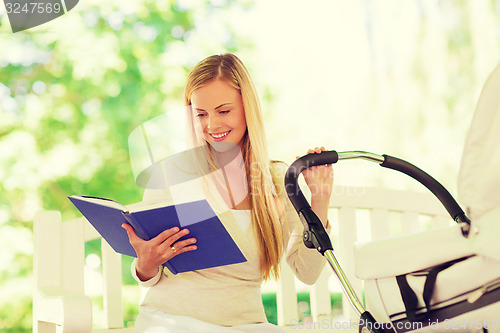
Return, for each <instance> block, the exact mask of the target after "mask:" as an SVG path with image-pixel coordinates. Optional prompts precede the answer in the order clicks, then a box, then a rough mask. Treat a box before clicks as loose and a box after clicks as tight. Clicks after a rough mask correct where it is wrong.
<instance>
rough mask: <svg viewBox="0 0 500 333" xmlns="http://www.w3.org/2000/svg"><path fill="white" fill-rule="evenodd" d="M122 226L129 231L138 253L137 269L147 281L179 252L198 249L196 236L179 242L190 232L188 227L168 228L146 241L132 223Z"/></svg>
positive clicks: (129, 236) (139, 276) (139, 274)
mask: <svg viewBox="0 0 500 333" xmlns="http://www.w3.org/2000/svg"><path fill="white" fill-rule="evenodd" d="M122 227H123V228H124V229H125V230H126V231H127V235H128V238H129V241H130V244H131V245H132V247H133V248H134V250H135V252H136V253H137V263H136V271H137V277H138V278H139V279H140V280H141V281H147V280H149V279H151V278H153V277H154V276H155V275H156V274H157V273H158V267H159V266H161V265H162V264H163V263H164V262H165V261H167V260H170V259H172V258H173V257H175V256H176V255H178V254H181V253H184V252H187V251H193V250H196V248H197V247H196V245H193V244H194V243H196V239H195V238H189V239H185V240H182V241H179V242H177V240H178V239H179V238H181V237H182V236H185V235H187V234H188V233H189V230H188V229H182V230H179V228H178V227H174V228H171V229H167V230H165V231H163V232H162V233H160V234H159V235H158V236H156V237H155V238H152V239H150V240H149V241H145V240H143V239H141V238H139V237H138V236H137V235H136V233H135V231H134V228H132V226H131V225H130V224H127V223H124V224H122Z"/></svg>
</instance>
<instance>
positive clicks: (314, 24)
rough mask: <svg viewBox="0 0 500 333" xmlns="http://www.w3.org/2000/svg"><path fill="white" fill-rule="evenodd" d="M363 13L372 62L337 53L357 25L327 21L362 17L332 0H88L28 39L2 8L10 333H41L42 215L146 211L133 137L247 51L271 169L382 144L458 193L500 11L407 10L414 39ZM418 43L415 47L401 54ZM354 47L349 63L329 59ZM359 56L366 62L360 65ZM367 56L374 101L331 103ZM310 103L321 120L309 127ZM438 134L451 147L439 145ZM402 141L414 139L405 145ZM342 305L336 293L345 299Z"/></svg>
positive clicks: (0, 280) (483, 7)
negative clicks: (215, 62) (200, 71)
mask: <svg viewBox="0 0 500 333" xmlns="http://www.w3.org/2000/svg"><path fill="white" fill-rule="evenodd" d="M278 3H279V4H280V5H277V4H278ZM353 3H357V4H358V6H359V9H362V10H363V12H362V13H363V14H359V13H358V12H356V13H353V12H349V15H351V16H352V17H358V15H362V17H363V20H365V21H363V22H361V26H365V25H366V26H368V28H367V29H366V31H367V32H366V34H367V35H369V36H370V38H367V39H366V40H365V41H364V42H363V43H364V44H363V45H365V44H366V50H365V51H366V52H359V53H357V52H349V43H351V42H353V43H355V42H356V40H357V39H356V38H354V37H352V38H351V39H350V40H348V41H347V42H346V43H342V41H343V40H342V38H340V37H339V38H338V39H339V40H340V41H339V42H338V43H335V38H334V37H335V36H337V37H338V36H344V35H348V36H356V31H354V30H352V29H351V28H350V27H349V24H353V26H354V25H356V24H357V23H356V22H355V21H352V22H344V23H342V24H344V25H345V26H346V32H342V31H338V29H331V28H330V26H329V25H328V24H334V22H333V21H335V20H333V21H332V22H330V21H328V20H326V19H323V16H322V15H325V17H326V16H328V15H337V16H339V17H340V16H346V17H348V16H349V15H347V14H346V15H343V14H342V13H343V12H342V11H343V10H344V9H345V8H344V7H343V6H342V5H332V6H333V7H332V8H330V7H329V8H330V9H331V12H328V11H327V10H322V7H321V6H326V2H325V1H321V2H318V3H317V4H304V3H300V2H297V1H290V2H288V1H273V0H271V1H268V2H266V1H262V0H260V1H259V0H243V1H238V0H212V1H204V0H200V1H195V0H193V1H188V0H184V1H180V0H179V1H175V0H165V1H153V0H141V1H119V0H109V1H98V0H88V1H86V0H81V1H80V3H79V4H78V5H77V7H75V9H74V10H72V11H71V12H68V13H67V14H65V15H63V16H61V17H60V18H58V19H56V20H54V21H52V22H49V23H47V24H45V25H42V26H40V27H36V28H33V29H29V30H26V31H24V32H20V33H16V34H13V33H12V31H11V30H10V27H9V21H8V18H7V15H6V14H5V12H3V8H2V7H1V6H0V252H1V254H0V332H16V333H18V332H29V331H31V297H32V291H33V281H32V256H33V217H34V215H35V213H36V212H37V211H39V210H59V211H61V213H62V216H63V219H71V218H75V217H79V216H80V215H79V213H78V211H77V210H76V209H75V208H74V207H73V206H72V205H71V203H70V202H69V201H68V199H67V196H68V195H72V194H78V195H94V196H99V197H107V198H113V199H115V200H116V201H119V202H122V203H125V204H128V203H134V202H137V201H140V200H141V198H142V189H141V188H140V187H139V186H137V185H136V184H135V180H134V174H133V172H132V168H131V165H130V157H129V147H128V137H129V135H130V133H131V132H132V131H133V130H134V129H135V128H136V127H137V126H139V125H140V124H141V123H143V122H145V121H147V120H149V119H152V118H154V117H156V116H159V115H162V114H164V113H166V112H168V111H170V110H175V109H176V108H178V107H179V106H180V105H182V98H183V97H182V93H183V86H184V81H185V77H186V75H187V73H188V71H189V69H190V68H192V66H193V65H194V64H196V63H197V62H198V61H199V60H201V59H202V58H204V57H206V56H208V55H210V54H214V53H225V52H234V53H236V54H238V55H240V56H242V57H243V58H244V59H245V60H248V61H247V62H246V64H247V66H248V67H249V69H250V72H252V74H255V75H254V79H255V81H256V84H257V86H258V90H259V93H260V97H261V102H262V105H263V110H264V116H265V119H266V126H267V128H266V130H267V133H268V136H269V142H270V152H271V153H272V158H279V159H283V160H285V161H286V162H287V163H290V162H291V161H293V158H294V157H295V156H297V155H299V154H301V153H302V152H304V151H305V148H307V147H308V146H309V145H310V146H313V142H314V143H316V142H318V141H320V142H323V141H326V140H327V139H328V140H332V141H335V142H336V144H337V145H339V146H340V147H346V148H353V146H352V145H351V146H349V147H348V143H351V144H352V143H354V144H355V145H356V144H359V145H361V143H362V142H368V144H367V145H368V148H374V149H375V148H376V149H380V150H382V151H379V152H381V153H393V154H394V155H397V156H402V157H408V156H405V154H407V153H408V152H409V151H412V152H415V153H418V155H419V156H421V157H422V160H423V162H422V163H423V164H424V169H426V170H428V169H431V170H430V172H431V173H432V174H433V175H436V176H437V178H438V179H444V180H445V181H444V182H445V185H447V187H451V188H452V190H453V188H454V184H453V182H454V181H455V180H456V179H455V178H456V172H457V171H456V170H457V169H458V166H457V164H458V161H459V157H460V153H461V150H460V149H461V145H462V142H463V141H462V140H463V138H464V136H465V132H466V129H467V125H468V123H469V121H470V118H471V115H472V111H473V106H474V103H475V98H476V97H477V94H478V92H479V88H480V86H481V85H482V82H483V81H484V80H485V78H486V75H487V73H488V72H489V71H490V70H491V69H492V68H493V66H494V65H495V64H496V62H497V61H498V57H499V54H500V53H499V43H498V31H499V30H498V27H499V21H498V17H499V15H498V13H499V11H500V2H499V1H477V2H476V1H474V2H470V3H469V2H466V1H435V2H433V1H430V2H419V1H409V2H408V3H410V5H408V6H410V7H411V8H413V9H411V10H413V11H415V12H416V13H417V14H414V15H413V16H411V17H417V18H418V21H417V22H414V23H413V24H414V25H412V27H415V28H412V30H411V31H412V34H411V38H408V36H399V35H397V34H396V32H397V31H398V28H397V27H394V28H391V27H387V26H386V25H384V22H392V23H393V24H402V23H401V22H400V21H398V20H397V16H398V13H400V11H402V10H403V9H402V7H401V6H402V5H399V4H396V3H393V4H389V5H388V4H387V3H386V2H384V1H372V2H364V1H359V2H353ZM303 6H306V7H307V8H303ZM315 6H316V7H315ZM412 6H413V7H412ZM386 7H387V8H388V9H386V11H384V10H383V9H380V10H379V8H386ZM280 8H281V9H282V11H280V10H279V9H280ZM330 9H329V10H330ZM351 9H352V8H351ZM303 11H306V12H304V13H303V14H301V12H303ZM384 13H385V14H384ZM387 13H390V14H391V15H392V16H391V15H389V16H388V17H386V16H384V15H386V14H387ZM404 13H406V12H403V14H404ZM299 15H304V17H300V16H299ZM316 16H318V17H319V18H317V19H315V17H316ZM260 17H262V20H259V18H260ZM401 17H403V19H404V15H402V16H401ZM369 18H370V19H371V20H369ZM384 20H385V21H384ZM366 22H369V24H371V25H369V24H368V23H366ZM394 22H395V23H394ZM321 24H323V25H321ZM408 24H410V23H408ZM259 28H260V30H259ZM253 30H255V31H253ZM361 30H362V29H361ZM399 30H403V29H399ZM302 31H305V32H304V34H302V33H301V32H302ZM363 31H364V30H363ZM362 33H365V32H362ZM341 34H342V35H341ZM360 34H361V33H360ZM332 36H333V37H332ZM387 36H389V37H387ZM266 38H267V39H266ZM407 40H409V42H411V43H412V45H411V48H410V49H406V48H407V47H410V46H409V45H407V44H403V45H404V48H405V50H403V47H401V48H399V46H400V45H402V44H401V43H403V41H407ZM328 43H331V45H329V46H326V45H327V44H328ZM301 45H302V46H301ZM304 45H306V46H307V47H304ZM327 47H328V48H327ZM279 49H282V50H284V51H283V53H285V51H286V52H288V51H289V50H291V51H292V52H296V53H297V57H293V56H292V55H291V54H292V52H289V53H288V57H287V56H286V55H285V56H283V54H281V55H279V56H278V54H279V52H278V50H279ZM325 50H329V51H327V52H324V51H325ZM343 50H347V51H345V54H346V56H345V58H339V59H340V60H338V61H336V62H335V61H332V60H331V59H332V58H334V57H335V54H340V53H342V52H343ZM401 54H403V56H401ZM407 54H411V58H408V59H407V58H406V57H407ZM361 57H363V58H361ZM408 57H409V56H408ZM288 58H290V59H292V60H288ZM311 59H312V60H313V61H311ZM349 59H351V60H352V61H353V63H352V64H347V65H346V61H349ZM354 59H358V60H359V59H368V60H367V61H368V63H369V65H368V66H367V67H368V68H369V70H367V71H369V73H370V76H369V79H368V80H364V79H360V77H358V76H356V75H354V74H356V73H357V72H355V71H354V70H353V69H352V68H351V69H350V70H351V72H350V73H349V74H346V77H347V76H349V77H350V78H351V79H352V81H353V83H352V87H353V91H356V92H359V91H362V93H360V95H356V94H344V96H342V94H339V96H335V98H333V99H332V98H326V97H329V96H330V95H331V94H332V91H333V92H335V91H340V88H339V87H340V86H342V85H346V86H348V85H349V84H342V82H341V83H339V84H337V83H335V82H336V81H335V76H336V75H329V74H326V73H330V72H328V71H329V70H330V69H331V70H334V71H336V73H339V75H338V76H341V75H342V73H343V72H342V69H343V68H344V69H345V68H350V67H351V66H352V67H353V68H354V67H356V68H358V69H359V68H360V67H362V66H361V62H358V63H354ZM287 61H288V62H287ZM282 63H283V64H282ZM401 69H404V70H403V71H402V70H401ZM279 70H281V72H280V71H279ZM278 78H282V81H278ZM343 82H344V83H345V82H349V81H345V80H344V81H343ZM314 83H316V84H314ZM330 83H331V84H332V85H333V86H334V87H333V88H330V87H329V86H328V84H330ZM294 87H296V90H294ZM304 87H307V89H309V90H306V89H305V88H304ZM363 89H364V90H363ZM286 91H287V92H288V95H287V94H286V93H285V92H286ZM325 96H326V97H325ZM343 97H344V98H346V99H347V98H349V99H350V100H354V101H356V103H354V102H352V101H351V102H349V103H347V102H346V103H344V104H339V105H337V106H335V105H334V104H330V103H333V102H332V100H337V103H341V102H343V101H344V102H345V100H343V99H342V98H343ZM302 103H305V105H306V106H307V107H310V108H311V109H312V111H314V112H312V113H310V114H312V115H314V116H309V113H308V114H307V117H304V114H303V113H304V112H305V111H304V110H305V109H306V108H305V107H304V104H302ZM331 105H333V106H332V107H330V106H331ZM326 106H328V107H326ZM308 112H309V111H308ZM315 119H316V120H317V119H326V120H328V122H330V123H332V124H337V123H338V125H336V126H338V128H336V130H335V131H334V132H333V133H334V134H332V131H331V130H328V129H325V128H314V129H312V126H313V125H314V121H315ZM325 122H327V121H325ZM298 123H300V124H302V125H304V126H303V128H302V129H301V130H300V132H299V133H300V137H299V136H297V138H295V139H294V140H295V141H293V140H291V132H293V130H291V129H292V128H296V127H297V124H298ZM373 125H377V126H378V128H379V129H381V131H380V133H378V132H377V131H373V128H372V126H373ZM385 125H387V128H385V127H384V126H385ZM179 126H183V124H179ZM308 126H309V127H308ZM304 128H308V130H305V129H304ZM360 132H364V133H369V136H368V137H366V136H363V135H362V134H360ZM430 132H431V134H429V133H430ZM432 132H433V133H434V134H435V135H437V139H436V138H435V137H433V138H431V139H428V138H429V135H431V137H432ZM294 133H296V132H294ZM387 133H392V134H393V135H395V136H397V137H398V138H399V139H400V140H394V137H391V136H390V135H387ZM313 134H314V135H315V137H314V139H315V140H316V141H313V140H312V139H311V138H312V137H313ZM457 135H458V137H457ZM362 137H363V138H364V141H361V138H362ZM404 138H407V139H406V140H408V141H407V142H406V143H405V144H404V145H401V144H400V143H401V142H402V141H403V140H405V139H404ZM308 140H309V141H308ZM398 141H399V142H398ZM434 142H439V143H440V145H436V147H434V146H433V143H434ZM164 144H165V146H167V147H168V146H169V145H170V144H171V143H169V142H164ZM334 148H335V147H334ZM354 148H358V147H357V146H354ZM433 148H435V149H436V150H433ZM439 153H442V154H443V155H442V156H444V157H449V158H447V159H446V161H443V163H442V164H441V165H439V166H435V165H434V164H432V163H431V162H432V161H433V160H434V159H435V158H436V156H437V154H439ZM345 174H347V173H344V175H345ZM336 179H338V181H340V182H342V181H351V180H352V178H350V177H347V178H342V175H340V176H339V177H338V178H336ZM357 179H358V178H356V181H357ZM86 255H87V256H90V258H94V257H92V256H91V255H97V256H98V255H99V245H98V244H97V243H91V244H88V246H87V248H86ZM89 262H92V261H91V260H89ZM97 266H98V265H97ZM97 266H96V267H97ZM123 267H124V268H123V277H124V281H125V284H126V285H127V286H126V287H127V290H130V291H127V292H126V295H125V301H126V302H127V304H126V307H125V309H126V321H133V320H134V317H135V316H136V314H137V304H136V301H137V300H136V298H135V294H136V291H135V289H136V284H135V282H134V281H133V279H132V277H131V275H130V272H129V267H130V258H124V259H123ZM129 294H130V296H127V295H129ZM301 297H302V296H301ZM338 297H339V294H338V293H334V294H332V302H333V300H335V302H334V303H336V302H337V301H338ZM264 301H265V303H266V311H267V314H268V317H269V320H270V321H273V322H275V320H276V319H275V313H274V310H272V308H273V305H272V302H273V301H272V297H269V296H266V295H265V296H264ZM304 301H305V298H304ZM274 306H275V305H274ZM305 311H306V312H305V313H306V315H307V311H308V310H307V309H306V310H305Z"/></svg>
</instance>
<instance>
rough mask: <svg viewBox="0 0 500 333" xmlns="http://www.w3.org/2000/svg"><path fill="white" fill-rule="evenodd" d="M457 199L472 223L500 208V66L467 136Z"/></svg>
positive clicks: (485, 90)
mask: <svg viewBox="0 0 500 333" xmlns="http://www.w3.org/2000/svg"><path fill="white" fill-rule="evenodd" d="M458 198H459V201H460V203H461V204H462V205H463V208H464V210H466V212H467V214H468V215H469V217H470V218H471V219H472V221H473V222H474V220H477V219H479V218H480V217H481V216H482V215H483V214H485V213H487V212H489V211H491V210H492V209H494V208H497V207H500V64H499V65H498V66H497V67H496V68H495V69H494V71H493V72H492V73H491V74H490V76H489V77H488V79H487V80H486V83H485V84H484V86H483V90H482V92H481V95H480V97H479V100H478V103H477V106H476V110H475V113H474V117H473V119H472V123H471V126H470V128H469V132H468V134H467V138H466V141H465V146H464V150H463V154H462V163H461V166H460V172H459V176H458ZM497 223H500V221H497Z"/></svg>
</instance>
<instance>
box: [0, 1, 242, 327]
mask: <svg viewBox="0 0 500 333" xmlns="http://www.w3.org/2000/svg"><path fill="white" fill-rule="evenodd" d="M190 6H191V7H190ZM233 7H238V8H240V7H241V3H240V4H236V3H235V2H233V1H227V2H223V3H221V2H219V3H216V2H213V3H212V2H208V1H201V2H197V3H196V5H194V4H189V3H187V2H182V1H181V2H177V1H173V0H170V1H160V2H158V1H153V0H145V1H139V2H127V1H119V0H114V1H113V0H112V1H105V2H102V1H92V0H89V1H81V2H80V3H79V4H78V6H77V7H76V9H75V10H73V11H71V12H69V13H68V14H66V15H64V16H62V17H60V18H58V19H56V20H54V21H52V22H50V23H47V24H45V25H42V26H40V27H36V28H33V29H30V30H27V31H25V32H22V33H17V34H12V33H11V31H10V28H9V26H8V20H7V16H6V15H3V14H0V50H2V52H0V251H2V253H3V254H2V257H0V294H2V302H6V303H2V304H1V309H0V312H1V313H2V316H1V317H0V330H2V331H4V330H6V331H15V332H21V331H23V330H30V327H31V309H30V299H31V295H24V294H23V295H22V297H12V298H5V297H4V295H7V293H5V292H4V289H5V288H6V286H7V285H9V284H8V283H7V282H8V281H16V282H13V283H14V284H16V285H22V286H24V287H25V289H26V290H30V286H31V281H30V280H29V279H28V280H26V279H24V280H21V279H20V277H29V276H30V275H31V270H32V268H31V267H32V254H33V239H32V220H33V216H34V214H35V213H36V211H38V210H41V209H44V210H50V209H54V210H60V211H61V213H62V216H63V219H71V218H74V217H78V216H79V213H78V211H77V210H76V209H75V208H74V207H72V205H71V204H70V202H69V201H68V200H67V196H68V195H71V194H80V195H95V196H102V197H109V198H113V199H115V200H117V201H120V202H122V203H125V204H127V203H133V202H137V201H140V200H141V198H142V190H141V189H140V188H139V187H138V186H137V185H135V182H134V177H133V174H132V169H131V167H130V161H129V155H128V135H129V134H130V133H131V131H132V130H133V129H134V128H135V127H137V126H138V125H139V124H141V123H142V122H144V121H146V120H148V119H151V118H153V117H155V116H158V115H160V114H162V113H165V112H168V111H169V110H170V109H172V106H175V105H179V104H182V98H181V97H182V92H183V86H184V80H185V77H186V75H187V72H188V70H189V69H190V68H192V66H193V65H194V64H195V63H196V62H197V61H199V60H200V59H201V58H203V57H205V56H207V55H209V54H212V53H222V52H227V51H236V48H235V47H234V45H235V44H236V43H237V39H238V37H237V36H232V35H231V34H230V37H229V38H228V39H219V40H218V39H217V36H213V38H209V39H207V40H206V43H207V44H206V45H204V44H201V43H199V39H200V37H199V34H200V29H199V23H197V22H195V21H196V20H197V19H198V20H200V19H202V18H203V17H204V16H205V15H206V14H207V13H211V14H214V15H215V14H217V15H218V13H222V12H225V11H228V10H231V9H232V8H233ZM225 24H226V23H224V22H220V25H221V26H222V27H223V26H224V25H225ZM225 30H227V31H229V29H225ZM165 145H168V142H165ZM4 253H5V254H4ZM90 253H96V254H99V253H100V250H99V245H98V244H96V243H95V242H92V243H90V244H88V245H87V248H86V254H90ZM130 263H131V259H130V258H124V263H123V266H124V268H123V271H124V282H125V283H127V284H132V283H134V282H133V279H132V277H131V276H130V272H129V268H130ZM11 296H14V295H11ZM135 302H136V304H137V300H135ZM4 309H15V310H9V311H3V310H4ZM127 313H129V315H130V316H133V315H134V310H133V309H128V310H127Z"/></svg>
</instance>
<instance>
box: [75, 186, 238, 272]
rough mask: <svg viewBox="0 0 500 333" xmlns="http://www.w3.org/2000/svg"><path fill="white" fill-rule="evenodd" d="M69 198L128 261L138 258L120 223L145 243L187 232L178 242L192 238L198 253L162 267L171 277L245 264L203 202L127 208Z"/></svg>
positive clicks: (109, 202)
mask: <svg viewBox="0 0 500 333" xmlns="http://www.w3.org/2000/svg"><path fill="white" fill-rule="evenodd" d="M68 198H69V200H70V201H71V202H72V203H73V204H74V205H75V206H76V208H77V209H78V210H79V211H80V212H81V213H82V215H83V216H85V218H86V219H87V220H88V221H89V222H90V223H91V224H92V225H93V226H94V228H95V229H96V230H97V232H99V234H100V235H101V236H102V237H103V238H104V239H105V240H106V241H107V242H108V243H109V245H110V246H111V247H112V248H113V249H114V250H115V251H116V252H118V253H121V254H125V255H128V256H131V257H137V254H136V253H135V250H134V248H133V247H132V245H130V241H129V239H128V236H127V232H126V231H125V229H123V228H122V226H121V225H122V224H123V223H128V224H130V225H131V226H132V227H133V228H134V230H135V232H136V234H137V236H139V237H140V238H142V239H144V240H150V239H152V238H154V237H156V236H157V235H158V234H160V233H161V232H162V231H164V230H166V229H169V228H172V227H175V226H177V227H179V228H180V229H183V228H187V229H189V234H187V235H186V236H183V237H182V238H180V239H179V240H183V239H187V238H192V237H194V238H196V246H197V249H196V250H194V251H188V252H184V253H181V254H178V255H177V256H175V257H173V258H172V259H170V260H168V261H167V262H165V263H164V264H163V266H165V267H167V268H168V269H169V270H170V271H171V272H172V273H173V274H177V273H183V272H189V271H194V270H200V269H205V268H211V267H217V266H224V265H231V264H236V263H241V262H245V261H246V258H245V256H244V255H243V253H241V251H240V249H239V248H238V246H237V245H236V243H235V242H234V240H233V239H232V238H231V236H230V235H229V233H228V232H227V230H226V228H225V227H224V225H223V224H222V222H221V221H220V220H219V218H218V217H217V215H216V214H215V212H214V211H213V209H212V208H211V207H210V205H209V203H208V202H207V201H206V200H199V201H193V202H187V203H182V204H176V205H168V206H165V205H164V204H151V205H145V206H140V205H131V206H128V207H127V206H124V205H121V204H120V203H118V202H116V201H113V200H109V199H103V198H95V197H84V196H74V195H73V196H69V197H68Z"/></svg>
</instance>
